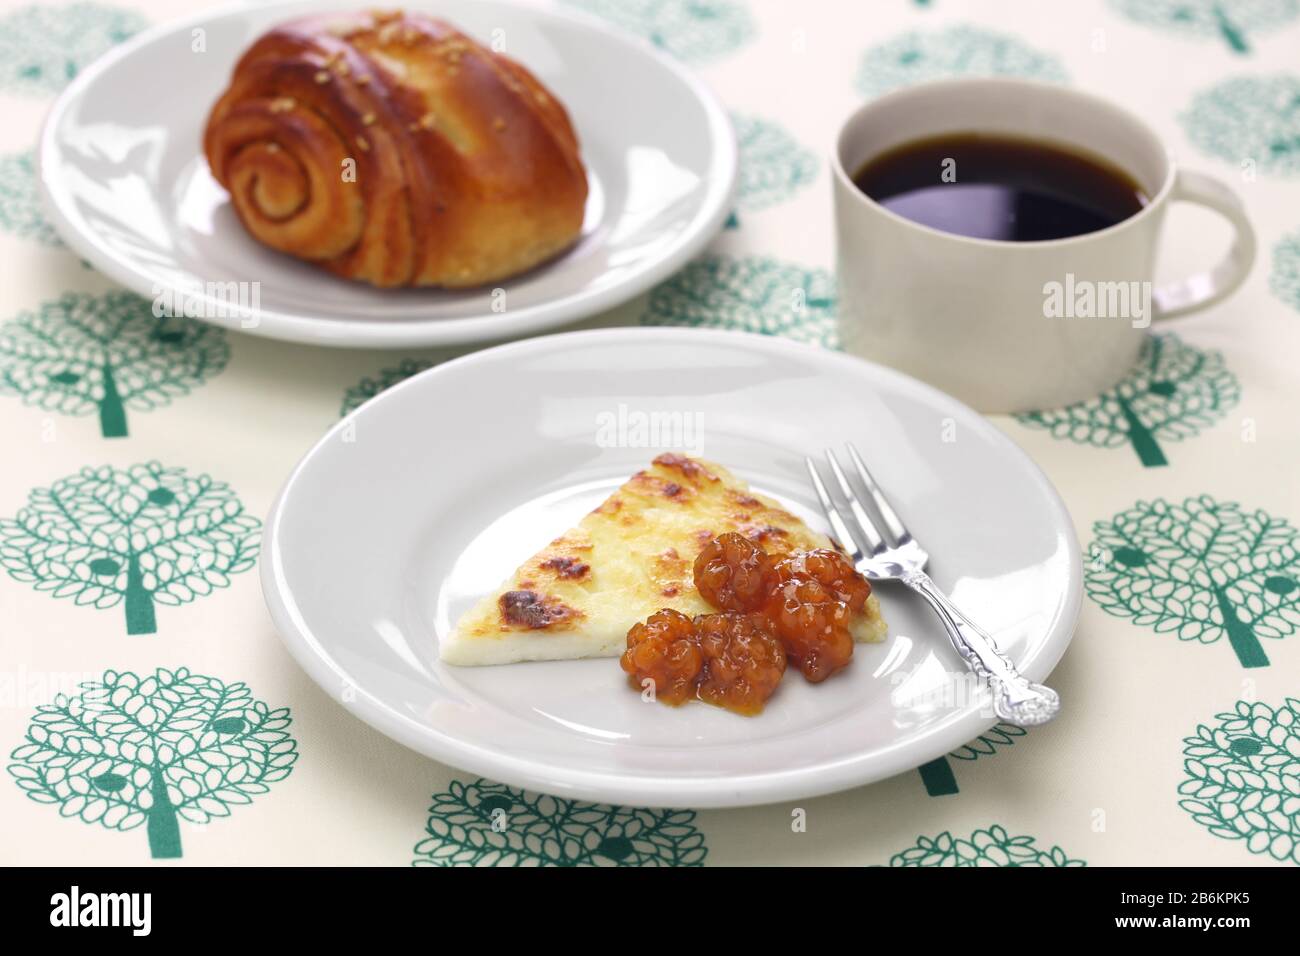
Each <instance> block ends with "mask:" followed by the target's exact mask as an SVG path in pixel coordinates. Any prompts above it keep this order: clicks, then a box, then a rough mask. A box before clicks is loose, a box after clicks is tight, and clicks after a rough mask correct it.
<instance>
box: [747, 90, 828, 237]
mask: <svg viewBox="0 0 1300 956" xmlns="http://www.w3.org/2000/svg"><path fill="white" fill-rule="evenodd" d="M731 125H732V126H733V127H735V130H736V140H737V141H738V142H739V144H740V180H739V182H738V183H737V185H736V203H737V205H738V206H739V207H740V209H742V210H744V211H746V212H752V211H756V210H759V209H766V208H767V207H768V206H772V205H775V204H776V203H779V202H781V201H783V200H785V199H788V198H789V197H790V196H791V195H792V194H793V193H794V192H796V191H797V190H798V189H800V188H802V187H803V186H806V185H808V183H810V182H812V181H813V180H814V179H816V178H817V170H818V169H819V168H820V166H821V162H820V160H818V158H817V156H816V154H814V153H812V152H811V151H809V150H807V149H804V147H803V146H802V145H800V144H799V143H798V142H797V141H796V140H795V139H794V138H793V137H792V136H791V135H790V134H789V133H788V132H786V130H785V129H784V128H783V127H782V126H780V125H778V124H776V123H772V122H768V121H767V120H763V119H758V118H757V117H753V116H745V115H743V114H740V113H732V114H731ZM739 225H740V218H739V216H738V215H737V213H734V212H733V213H732V214H731V218H730V219H729V220H727V227H728V228H735V227H736V226H739Z"/></svg>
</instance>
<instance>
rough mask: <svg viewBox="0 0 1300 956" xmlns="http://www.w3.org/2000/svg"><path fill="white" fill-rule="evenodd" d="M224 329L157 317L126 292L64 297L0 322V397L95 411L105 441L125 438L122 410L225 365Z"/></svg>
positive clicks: (141, 406)
mask: <svg viewBox="0 0 1300 956" xmlns="http://www.w3.org/2000/svg"><path fill="white" fill-rule="evenodd" d="M229 359H230V345H229V343H228V342H227V341H226V333H225V331H224V330H223V329H219V328H217V327H215V326H211V325H205V324H203V323H201V322H196V321H195V320H193V319H186V318H171V317H161V318H159V317H157V316H155V315H154V314H153V307H152V305H151V304H150V303H149V301H148V300H147V299H142V298H141V297H140V296H138V295H133V294H132V293H130V292H123V291H120V290H118V291H113V292H109V293H107V294H105V295H102V296H91V295H86V294H85V293H73V292H69V293H66V294H64V296H63V297H62V298H59V299H54V300H51V301H48V302H44V303H42V304H41V307H40V308H39V309H38V310H37V311H35V312H21V313H19V314H18V315H17V316H15V317H14V318H12V319H10V320H9V321H7V322H4V323H2V324H0V394H3V395H16V396H18V397H20V398H21V399H22V400H23V403H24V404H26V405H33V406H35V407H37V408H41V409H44V410H45V411H51V412H60V413H62V414H65V415H89V414H92V413H97V414H98V417H99V429H100V433H101V434H102V435H103V436H104V437H105V438H124V437H126V435H127V432H128V428H127V415H126V412H127V409H128V408H129V409H132V410H134V411H149V410H151V409H155V408H161V407H162V406H164V405H168V404H170V403H171V401H172V399H173V398H177V397H179V396H183V395H186V394H188V393H189V392H190V390H191V389H193V388H195V387H197V386H199V385H201V384H203V383H204V382H205V381H207V379H209V378H211V377H212V376H213V375H216V374H217V373H219V372H220V371H222V369H224V368H225V367H226V363H227V361H229Z"/></svg>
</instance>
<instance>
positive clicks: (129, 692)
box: [8, 667, 298, 859]
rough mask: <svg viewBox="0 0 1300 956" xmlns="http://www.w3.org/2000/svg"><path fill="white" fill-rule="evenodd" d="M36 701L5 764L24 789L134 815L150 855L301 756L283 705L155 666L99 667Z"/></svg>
mask: <svg viewBox="0 0 1300 956" xmlns="http://www.w3.org/2000/svg"><path fill="white" fill-rule="evenodd" d="M80 690H81V693H80V694H79V695H77V696H75V697H68V696H67V695H65V694H60V695H59V696H58V697H57V698H55V701H54V703H52V704H43V705H41V706H40V707H38V708H37V709H36V714H35V716H34V717H33V718H32V723H31V726H29V727H28V728H27V735H26V737H25V738H24V741H23V743H22V744H21V745H19V746H18V747H17V748H16V749H15V750H14V751H13V753H11V754H10V755H9V756H10V759H11V760H13V761H14V763H12V764H10V765H9V768H8V769H9V773H10V774H11V775H12V776H13V778H14V780H15V781H16V782H17V784H18V786H19V787H21V788H22V790H23V792H25V793H26V794H27V796H28V798H30V799H32V800H35V801H36V802H37V803H47V804H52V805H55V806H57V807H58V808H59V814H60V815H61V816H63V817H75V818H77V819H80V820H81V821H82V822H83V823H89V824H91V825H94V824H96V823H97V824H99V825H100V826H102V827H105V828H107V829H109V830H133V829H135V828H136V827H139V826H141V825H143V826H144V828H145V834H146V835H147V836H148V838H149V852H150V854H151V855H152V856H153V857H154V858H155V859H174V858H176V857H179V856H181V829H180V823H181V821H182V820H184V821H185V822H187V823H199V824H203V823H209V822H211V821H212V820H215V819H219V818H221V817H227V816H229V815H230V812H231V810H233V809H234V808H235V807H237V806H242V805H243V804H246V803H251V802H252V800H253V798H254V797H256V796H259V795H260V794H263V793H266V792H267V791H268V790H270V788H271V787H270V785H271V784H273V783H277V782H279V781H281V780H283V779H284V778H285V777H287V776H289V774H290V772H292V770H293V765H294V762H295V761H296V760H297V759H298V745H297V742H296V741H295V740H294V739H293V737H291V736H290V735H289V733H288V730H287V729H288V727H289V724H290V723H291V722H292V721H291V720H290V717H289V709H288V708H287V707H281V708H278V709H277V710H271V709H270V708H269V707H268V706H267V705H266V704H265V703H263V702H262V701H260V700H255V699H254V698H253V695H252V692H251V691H250V690H249V689H248V686H247V685H246V684H242V683H238V684H227V683H224V682H222V681H221V680H218V679H217V678H215V677H206V676H204V675H202V674H192V673H190V671H189V670H188V669H187V668H184V667H182V668H180V669H178V670H175V671H170V670H165V669H163V668H158V669H157V670H156V671H154V673H153V674H152V675H151V676H145V677H140V676H137V675H136V674H133V673H131V672H130V671H120V672H119V671H107V672H105V673H104V675H103V677H102V679H100V680H96V681H87V682H85V683H83V684H82V685H81V687H80Z"/></svg>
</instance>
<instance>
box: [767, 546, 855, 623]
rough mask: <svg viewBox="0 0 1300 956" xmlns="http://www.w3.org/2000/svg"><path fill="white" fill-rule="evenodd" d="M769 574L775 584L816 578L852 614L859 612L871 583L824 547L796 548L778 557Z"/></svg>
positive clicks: (837, 554) (841, 558)
mask: <svg viewBox="0 0 1300 956" xmlns="http://www.w3.org/2000/svg"><path fill="white" fill-rule="evenodd" d="M772 576H773V578H774V579H775V581H776V583H777V584H778V585H780V584H785V583H786V582H787V581H799V580H813V581H816V582H817V583H818V584H820V585H821V586H822V587H824V588H825V589H826V590H828V591H830V592H831V594H833V595H834V597H835V600H837V601H843V602H844V603H845V604H847V605H848V606H849V610H850V611H852V612H853V613H854V614H857V613H858V612H860V611H861V610H862V608H863V607H864V606H865V605H866V603H867V598H869V597H871V584H870V583H869V582H868V581H867V579H866V578H864V577H863V576H862V575H861V574H859V573H858V571H857V569H856V568H854V567H853V563H852V562H851V561H849V559H848V558H846V557H845V556H844V555H842V554H840V553H839V552H838V551H831V550H829V549H828V548H816V549H814V550H812V551H797V552H795V553H794V554H791V555H789V556H787V557H785V558H782V559H781V560H780V561H777V562H776V563H775V564H774V565H773V568H772Z"/></svg>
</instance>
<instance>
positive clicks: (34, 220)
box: [0, 150, 63, 247]
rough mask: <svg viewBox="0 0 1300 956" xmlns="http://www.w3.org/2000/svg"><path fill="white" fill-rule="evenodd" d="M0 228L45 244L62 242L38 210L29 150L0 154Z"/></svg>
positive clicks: (34, 170)
mask: <svg viewBox="0 0 1300 956" xmlns="http://www.w3.org/2000/svg"><path fill="white" fill-rule="evenodd" d="M0 229H3V230H4V231H5V232H8V233H12V234H13V235H15V236H18V237H20V238H23V239H34V240H35V241H36V242H39V243H41V244H42V245H45V246H54V247H61V246H62V245H63V241H62V240H61V239H60V238H59V235H58V233H56V232H55V231H54V227H53V226H51V225H50V224H49V222H48V221H47V220H46V218H45V213H44V211H43V210H42V209H41V197H40V196H39V195H38V194H37V191H36V160H35V159H34V157H33V155H32V151H31V150H28V151H27V152H25V153H10V154H9V155H7V156H0Z"/></svg>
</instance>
